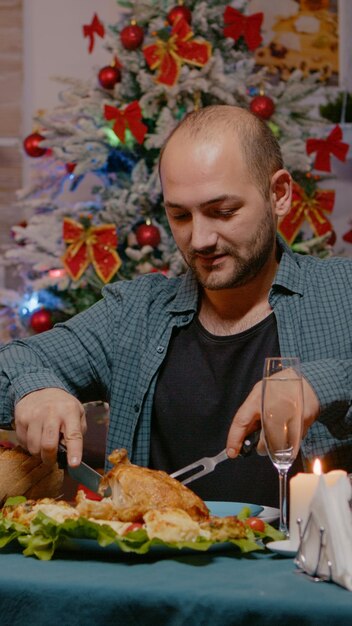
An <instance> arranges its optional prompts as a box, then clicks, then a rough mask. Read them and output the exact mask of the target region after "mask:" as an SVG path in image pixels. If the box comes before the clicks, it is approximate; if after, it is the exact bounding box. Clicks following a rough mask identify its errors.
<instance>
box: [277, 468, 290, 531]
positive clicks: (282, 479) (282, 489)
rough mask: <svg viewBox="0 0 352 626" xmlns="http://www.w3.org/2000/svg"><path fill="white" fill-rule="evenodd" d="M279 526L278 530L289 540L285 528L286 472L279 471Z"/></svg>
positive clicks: (286, 527)
mask: <svg viewBox="0 0 352 626" xmlns="http://www.w3.org/2000/svg"><path fill="white" fill-rule="evenodd" d="M279 498H280V525H279V530H280V531H281V532H282V533H284V534H285V535H286V537H287V539H288V538H289V536H290V534H289V531H288V526H287V470H284V469H279Z"/></svg>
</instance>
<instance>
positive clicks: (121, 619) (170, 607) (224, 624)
mask: <svg viewBox="0 0 352 626" xmlns="http://www.w3.org/2000/svg"><path fill="white" fill-rule="evenodd" d="M0 624H1V625H2V626H8V625H10V624H11V625H13V626H17V625H20V624H21V626H23V624H25V625H27V624H34V625H35V626H41V625H44V624H45V626H48V625H49V626H56V625H60V626H90V625H91V624H92V625H93V624H94V626H99V625H104V626H108V625H110V624H114V625H115V624H116V625H119V626H120V625H121V626H122V625H123V626H130V625H133V626H137V625H138V626H149V625H150V626H160V625H168V626H179V625H187V626H193V625H194V626H200V625H202V626H207V625H208V624H209V625H211V626H218V625H219V626H220V625H221V626H230V625H231V626H232V625H236V626H237V625H240V626H242V625H243V626H252V625H253V626H254V625H255V626H258V625H267V626H269V625H270V626H273V625H275V624H280V625H283V626H293V625H294V626H333V625H335V624H336V625H337V624H339V626H341V624H343V625H347V624H352V593H351V592H350V591H347V590H345V589H343V588H341V587H339V586H337V585H335V584H330V583H313V582H311V581H310V580H308V579H307V578H306V577H305V576H304V575H303V574H300V573H298V571H297V570H296V568H295V566H294V563H293V560H292V559H287V558H283V557H280V556H277V555H274V554H271V553H265V554H259V553H255V554H254V553H252V554H251V555H248V556H242V555H239V554H238V553H237V552H235V551H234V550H233V549H230V550H228V551H226V552H218V551H217V552H212V553H195V554H194V553H192V554H189V553H187V554H184V553H180V552H177V553H175V554H173V553H172V554H169V555H168V556H166V553H165V552H164V553H161V554H158V555H156V554H155V553H154V554H153V555H151V554H150V555H147V556H143V557H140V556H138V555H135V554H122V553H121V552H117V551H116V550H115V549H109V548H106V549H103V548H99V547H97V548H96V549H91V550H86V549H83V548H81V549H79V550H76V551H66V552H60V553H57V554H56V556H55V558H54V559H53V560H52V561H39V560H37V559H35V558H33V557H27V558H26V557H24V556H23V555H22V554H21V551H20V549H18V550H17V548H15V547H13V546H12V547H11V548H10V547H7V548H6V549H4V550H2V551H0Z"/></svg>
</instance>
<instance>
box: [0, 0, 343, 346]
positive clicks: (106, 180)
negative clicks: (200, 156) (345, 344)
mask: <svg viewBox="0 0 352 626" xmlns="http://www.w3.org/2000/svg"><path fill="white" fill-rule="evenodd" d="M118 4H120V5H121V6H123V7H124V8H125V9H126V8H127V9H130V13H129V14H127V13H125V14H124V17H123V18H120V19H119V21H118V23H116V24H113V25H110V26H108V27H107V26H105V25H104V24H102V22H101V21H100V19H99V16H98V15H97V14H95V15H94V17H93V19H92V22H91V23H90V24H86V25H84V26H83V35H84V36H85V37H86V38H87V46H88V47H89V50H90V51H91V50H92V49H93V48H94V45H95V44H96V40H97V38H103V39H104V45H105V46H106V47H107V49H108V51H109V54H110V55H111V65H109V66H106V67H103V68H101V69H100V71H99V72H98V74H97V75H93V76H92V79H91V80H90V81H89V82H84V81H80V80H75V79H70V78H66V79H62V82H63V85H64V86H63V90H62V91H61V93H60V102H59V104H58V106H57V107H56V108H55V109H54V110H53V111H51V112H49V113H46V114H44V115H41V116H38V117H37V118H36V119H35V122H36V125H37V130H36V131H35V132H34V133H32V134H31V135H29V136H28V137H27V138H26V139H25V142H24V149H25V151H26V153H27V155H28V156H29V157H31V158H32V159H33V161H34V162H35V173H34V175H33V178H32V181H31V184H30V186H29V187H27V188H26V189H23V190H21V192H19V201H20V203H21V206H22V208H23V211H24V212H25V214H26V215H29V216H30V217H29V219H28V220H27V222H26V223H23V224H18V225H16V226H14V227H13V238H14V245H13V246H11V247H10V249H9V250H8V251H7V252H6V258H7V261H8V262H9V263H10V262H12V263H15V264H16V265H17V267H18V268H19V271H20V273H21V275H22V279H23V293H22V294H21V295H20V297H19V296H16V295H15V294H14V293H13V292H10V291H7V292H5V291H3V293H2V295H1V296H0V299H1V300H2V304H3V305H6V315H7V319H8V318H9V316H10V317H11V320H10V322H7V324H8V326H9V327H10V334H11V335H12V336H18V335H22V334H29V333H31V332H41V331H43V330H46V329H48V328H50V327H51V326H52V324H53V323H54V322H55V321H58V320H63V319H66V318H68V317H70V316H71V315H73V314H75V313H77V312H79V311H81V310H83V309H85V308H86V307H87V306H89V305H91V304H92V303H94V302H95V301H96V300H98V299H99V298H100V297H101V289H102V287H103V286H104V284H106V283H108V282H113V281H117V280H126V279H130V278H134V277H136V276H138V275H139V274H143V273H147V272H163V273H165V274H166V275H167V276H173V275H177V274H179V273H181V272H183V271H184V265H183V261H182V259H181V257H180V255H179V253H178V251H177V249H176V248H175V245H174V242H173V239H172V237H171V235H170V232H169V229H168V225H167V222H166V219H165V216H164V211H163V206H162V196H161V190H160V183H159V178H158V156H159V151H160V148H161V146H162V145H163V143H164V141H165V139H166V138H167V136H168V134H169V133H170V132H171V131H172V129H173V128H174V127H175V126H176V125H177V123H178V122H179V121H180V120H181V119H182V117H183V116H184V115H185V114H186V113H187V112H189V111H192V110H194V109H195V108H197V107H204V106H207V105H210V104H230V105H237V106H241V107H245V108H247V109H250V110H251V111H252V112H253V113H254V114H256V115H258V116H259V117H261V118H262V119H264V120H265V121H266V122H267V123H268V124H269V126H270V128H271V129H272V131H273V132H274V134H275V135H276V136H277V138H278V140H279V142H280V145H281V148H282V153H283V157H284V162H285V166H286V167H287V168H288V169H289V170H290V171H291V173H292V174H293V177H294V181H295V188H294V202H293V208H292V211H291V213H290V214H289V216H288V217H287V218H285V220H284V222H283V223H282V224H281V225H280V229H281V232H282V234H283V235H284V236H285V238H286V240H287V241H288V242H289V244H291V245H293V247H295V248H296V249H297V250H299V251H301V252H303V253H315V254H319V255H321V256H323V255H325V254H329V253H330V251H331V245H330V244H331V232H332V230H333V229H332V225H331V223H330V220H329V215H330V213H331V211H332V209H333V204H334V197H333V195H334V194H333V192H330V191H326V190H323V189H320V188H319V180H320V175H317V174H316V172H317V170H320V171H322V172H324V171H325V172H326V171H329V158H330V154H331V152H332V153H333V154H334V155H335V156H337V157H338V158H340V159H341V160H343V159H344V158H345V157H346V151H347V149H348V145H347V144H345V143H343V141H342V139H343V137H342V134H341V131H340V129H339V127H338V126H337V127H336V128H334V129H333V131H330V130H329V132H328V131H327V128H328V127H327V122H326V121H324V120H323V118H322V117H321V116H320V115H319V110H317V107H312V105H311V102H309V100H307V98H309V97H310V96H312V95H313V94H314V93H316V92H317V90H320V91H321V89H322V85H323V82H322V79H323V77H322V76H321V74H320V73H319V72H315V73H307V74H303V72H302V71H299V70H296V71H293V72H292V73H290V75H289V76H288V77H287V79H286V80H283V79H282V77H281V76H280V74H279V72H275V71H273V70H272V69H271V70H270V71H269V70H268V68H267V67H265V66H260V65H258V64H257V62H256V57H255V52H256V51H257V50H258V48H260V46H261V42H262V36H261V24H262V20H263V15H262V13H260V12H257V13H252V14H250V12H249V4H250V3H249V2H245V1H237V2H232V3H231V5H229V4H228V3H227V2H223V1H215V2H211V3H207V2H204V1H195V0H193V1H192V0H187V4H182V3H180V4H177V5H176V4H175V0H164V1H160V2H156V1H153V0H149V1H148V0H146V1H141V2H133V3H132V2H123V1H122V0H120V2H118ZM331 146H332V147H331ZM346 146H347V147H346ZM334 150H335V151H334ZM92 173H93V174H94V176H95V182H94V185H93V186H92V188H91V189H90V191H89V194H88V195H87V199H86V201H80V202H69V201H68V199H67V198H68V196H69V194H67V193H66V194H65V199H64V201H63V200H62V195H63V194H62V191H63V189H64V188H65V189H66V190H67V189H69V190H71V191H72V192H74V191H75V190H76V189H77V188H78V187H79V186H80V185H82V181H83V180H84V179H86V178H87V176H89V175H91V174H92ZM72 195H74V194H73V193H72ZM304 223H306V224H307V223H308V224H309V225H310V233H309V235H308V236H302V225H303V224H304Z"/></svg>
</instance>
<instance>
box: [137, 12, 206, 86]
mask: <svg viewBox="0 0 352 626" xmlns="http://www.w3.org/2000/svg"><path fill="white" fill-rule="evenodd" d="M192 37H193V32H192V30H191V28H190V25H189V24H188V22H187V21H186V20H185V19H183V18H180V19H178V20H176V21H175V22H174V24H173V26H172V29H171V32H170V37H169V38H168V39H167V40H166V41H165V40H164V39H160V38H159V39H157V42H156V43H153V44H150V45H149V46H144V48H143V54H144V57H145V60H146V61H147V63H148V65H149V67H150V69H152V70H155V69H157V70H158V73H157V78H156V81H157V82H158V83H162V84H164V85H167V86H168V87H172V86H173V85H174V84H175V83H176V82H177V80H178V77H179V73H180V69H181V67H182V64H183V63H190V64H191V65H196V66H198V67H203V66H204V65H206V63H208V61H209V59H210V56H211V44H210V43H209V42H208V41H197V40H196V39H194V40H192V41H190V39H192Z"/></svg>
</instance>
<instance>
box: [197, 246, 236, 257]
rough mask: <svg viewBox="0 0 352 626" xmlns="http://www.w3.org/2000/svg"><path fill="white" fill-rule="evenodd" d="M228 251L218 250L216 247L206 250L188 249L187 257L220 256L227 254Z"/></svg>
mask: <svg viewBox="0 0 352 626" xmlns="http://www.w3.org/2000/svg"><path fill="white" fill-rule="evenodd" d="M229 252H230V250H228V249H225V248H222V249H219V248H217V247H216V246H210V247H208V248H190V250H189V256H191V257H192V258H195V257H197V256H202V257H207V256H217V255H222V254H228V253H229Z"/></svg>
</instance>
